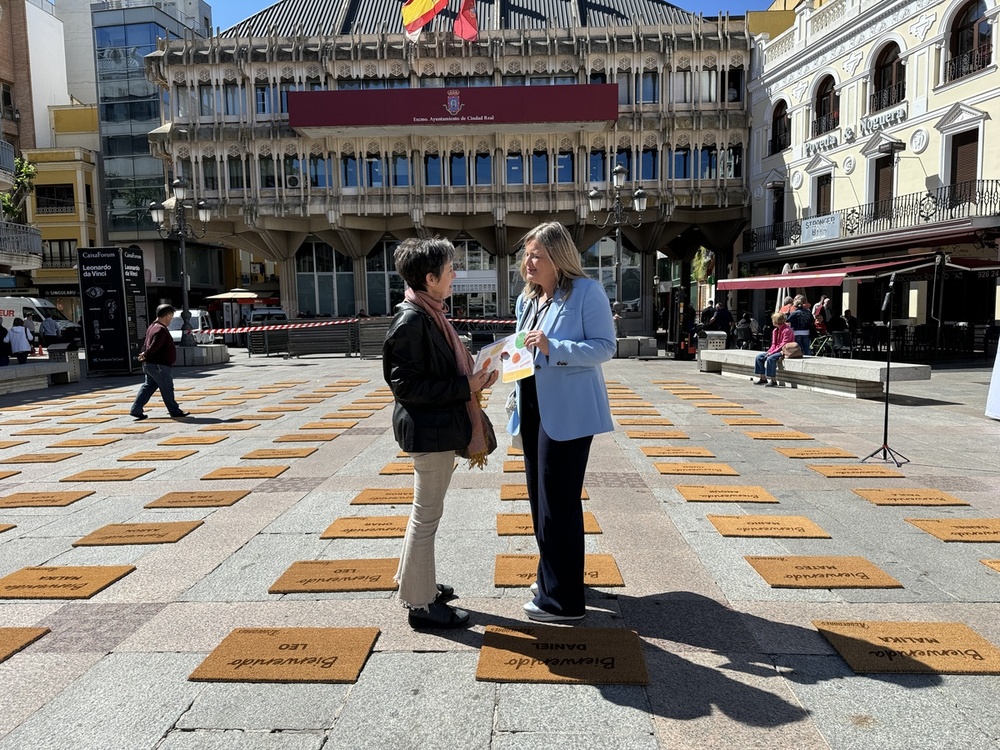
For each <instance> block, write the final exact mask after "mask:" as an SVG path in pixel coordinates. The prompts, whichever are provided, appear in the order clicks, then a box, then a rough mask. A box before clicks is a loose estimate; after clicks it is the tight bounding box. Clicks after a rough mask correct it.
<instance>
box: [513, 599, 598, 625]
mask: <svg viewBox="0 0 1000 750" xmlns="http://www.w3.org/2000/svg"><path fill="white" fill-rule="evenodd" d="M524 613H525V614H526V615H527V616H528V619H529V620H534V621H535V622H569V621H570V620H582V619H583V618H584V617H586V616H587V615H586V613H584V614H582V615H554V614H552V613H551V612H546V611H545V610H544V609H542V608H541V607H538V606H535V603H534V602H533V601H532V602H528V603H526V604H525V605H524Z"/></svg>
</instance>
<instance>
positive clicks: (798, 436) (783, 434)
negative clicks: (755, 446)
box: [744, 430, 815, 440]
mask: <svg viewBox="0 0 1000 750" xmlns="http://www.w3.org/2000/svg"><path fill="white" fill-rule="evenodd" d="M744 434H745V435H746V436H747V437H748V438H750V439H751V440H815V438H814V437H813V436H812V435H807V434H806V433H804V432H799V431H798V430H774V431H772V432H762V431H751V432H746V433H744Z"/></svg>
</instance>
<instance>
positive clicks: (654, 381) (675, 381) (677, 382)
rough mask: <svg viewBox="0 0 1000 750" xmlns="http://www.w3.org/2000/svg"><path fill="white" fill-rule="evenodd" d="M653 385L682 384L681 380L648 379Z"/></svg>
mask: <svg viewBox="0 0 1000 750" xmlns="http://www.w3.org/2000/svg"><path fill="white" fill-rule="evenodd" d="M649 382H650V383H652V384H653V385H684V381H683V380H650V381H649Z"/></svg>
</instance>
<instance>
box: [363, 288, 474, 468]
mask: <svg viewBox="0 0 1000 750" xmlns="http://www.w3.org/2000/svg"><path fill="white" fill-rule="evenodd" d="M382 374H383V377H384V378H385V382H386V383H388V384H389V387H390V388H391V389H392V393H393V395H394V396H395V397H396V406H395V408H394V410H393V413H392V430H393V433H394V434H395V436H396V442H397V443H399V447H400V448H402V449H403V450H404V451H407V452H409V453H436V452H439V451H450V450H460V449H462V448H465V447H466V446H468V444H469V441H470V440H471V439H472V422H471V421H470V420H469V412H468V408H467V406H466V404H467V402H468V400H469V398H470V397H471V395H472V394H471V391H470V390H469V379H468V378H467V377H465V376H464V375H459V374H458V368H457V367H456V365H455V355H454V353H453V352H452V350H451V346H449V345H448V342H447V341H446V340H445V337H444V335H443V334H442V333H441V331H439V330H438V327H437V326H436V325H435V324H434V321H433V320H432V319H431V317H430V316H429V315H428V314H427V313H425V312H424V311H423V310H421V309H420V308H419V307H417V306H416V305H414V304H412V303H410V302H403V303H402V304H401V305H400V306H399V312H397V313H396V317H395V318H394V319H393V321H392V325H391V326H389V331H388V333H386V336H385V342H384V343H383V344H382Z"/></svg>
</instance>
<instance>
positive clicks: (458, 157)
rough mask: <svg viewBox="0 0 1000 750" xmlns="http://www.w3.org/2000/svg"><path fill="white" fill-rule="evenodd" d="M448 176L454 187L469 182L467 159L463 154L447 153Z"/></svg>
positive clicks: (462, 185) (463, 185)
mask: <svg viewBox="0 0 1000 750" xmlns="http://www.w3.org/2000/svg"><path fill="white" fill-rule="evenodd" d="M448 178H449V180H450V183H449V184H451V185H453V186H454V187H465V186H466V185H468V184H469V160H468V159H467V158H466V157H465V154H457V153H455V154H449V155H448Z"/></svg>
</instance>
